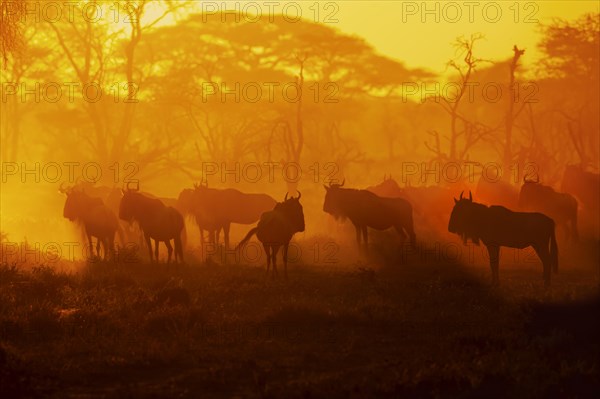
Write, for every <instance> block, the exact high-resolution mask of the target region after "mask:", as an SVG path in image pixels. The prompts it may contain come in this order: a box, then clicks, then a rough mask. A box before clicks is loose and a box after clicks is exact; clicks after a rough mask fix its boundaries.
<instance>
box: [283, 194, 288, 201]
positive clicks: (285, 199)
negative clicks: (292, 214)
mask: <svg viewBox="0 0 600 399" xmlns="http://www.w3.org/2000/svg"><path fill="white" fill-rule="evenodd" d="M287 197H288V193H285V198H284V199H283V200H284V201H287Z"/></svg>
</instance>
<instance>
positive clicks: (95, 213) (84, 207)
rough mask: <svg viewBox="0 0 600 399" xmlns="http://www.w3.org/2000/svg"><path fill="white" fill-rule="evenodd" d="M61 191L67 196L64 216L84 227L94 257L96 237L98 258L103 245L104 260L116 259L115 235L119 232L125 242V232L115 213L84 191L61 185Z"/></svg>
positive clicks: (98, 199)
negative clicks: (93, 241) (93, 243)
mask: <svg viewBox="0 0 600 399" xmlns="http://www.w3.org/2000/svg"><path fill="white" fill-rule="evenodd" d="M59 190H60V192H62V193H64V194H66V195H67V200H66V201H65V207H64V210H63V216H64V217H65V218H67V219H69V220H70V221H77V222H79V223H81V224H82V225H83V229H84V232H85V235H86V236H87V239H88V242H89V245H90V253H91V255H92V257H93V256H94V247H93V245H92V237H96V240H97V241H96V254H97V255H98V257H100V244H102V247H103V248H104V259H108V257H109V256H110V257H112V258H113V259H114V256H115V234H116V233H117V232H118V233H119V237H120V239H121V242H123V232H122V230H121V229H120V226H119V220H118V219H117V216H116V215H115V213H114V212H113V211H112V210H111V209H110V208H109V207H108V206H106V205H105V204H104V202H103V201H102V200H101V199H100V198H94V197H91V196H89V195H88V194H87V193H86V192H85V191H83V190H82V189H78V188H73V187H72V188H64V185H63V184H61V186H60V188H59Z"/></svg>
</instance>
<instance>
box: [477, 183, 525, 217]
mask: <svg viewBox="0 0 600 399" xmlns="http://www.w3.org/2000/svg"><path fill="white" fill-rule="evenodd" d="M475 195H476V196H477V199H478V201H482V202H484V203H486V204H494V205H502V206H505V207H507V208H509V209H516V208H517V206H518V204H519V190H518V189H517V188H516V187H515V186H513V185H512V184H510V183H508V182H506V181H503V180H498V181H494V180H490V179H488V178H487V177H485V176H483V175H482V176H481V177H480V178H479V181H478V182H477V188H476V189H475Z"/></svg>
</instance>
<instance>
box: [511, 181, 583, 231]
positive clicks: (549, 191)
mask: <svg viewBox="0 0 600 399" xmlns="http://www.w3.org/2000/svg"><path fill="white" fill-rule="evenodd" d="M519 208H520V209H521V210H523V211H529V212H541V213H543V214H545V215H548V216H550V217H551V218H552V219H554V222H555V223H556V225H557V226H561V227H562V228H563V230H564V231H565V237H566V239H567V241H569V240H571V239H572V240H575V241H576V240H577V239H578V238H579V233H578V231H577V200H576V199H575V198H574V197H573V196H572V195H570V194H566V193H557V192H556V191H554V189H553V188H552V187H549V186H544V185H542V184H540V182H539V179H536V180H528V179H527V178H523V186H522V187H521V192H520V194H519Z"/></svg>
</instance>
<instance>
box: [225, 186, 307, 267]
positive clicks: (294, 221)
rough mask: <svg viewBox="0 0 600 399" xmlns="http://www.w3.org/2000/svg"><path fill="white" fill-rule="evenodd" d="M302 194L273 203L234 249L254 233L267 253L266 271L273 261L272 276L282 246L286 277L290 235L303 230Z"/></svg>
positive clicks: (286, 196)
mask: <svg viewBox="0 0 600 399" xmlns="http://www.w3.org/2000/svg"><path fill="white" fill-rule="evenodd" d="M301 196H302V194H301V193H300V192H298V197H296V198H294V197H292V198H288V194H286V195H285V199H284V200H283V202H279V203H277V204H276V205H275V207H274V208H273V210H271V211H268V212H264V213H263V214H262V215H261V216H260V220H259V221H258V224H257V225H256V227H254V228H253V229H252V230H250V231H249V232H248V234H246V236H245V237H244V239H243V240H242V241H240V243H239V244H238V246H237V247H236V250H237V249H238V248H241V247H242V246H243V245H244V244H245V243H246V242H247V241H248V240H249V239H250V237H252V236H253V235H254V234H256V237H257V238H258V240H259V241H260V242H261V243H262V245H263V248H264V250H265V253H266V254H267V273H268V272H269V268H270V266H271V263H273V272H272V273H273V277H274V276H275V275H276V274H277V262H276V258H277V252H279V248H280V247H282V246H283V266H284V272H285V278H287V256H288V248H289V245H290V241H291V239H292V236H293V235H294V234H296V233H300V232H303V231H304V211H303V210H302V205H301V204H300V197H301Z"/></svg>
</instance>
